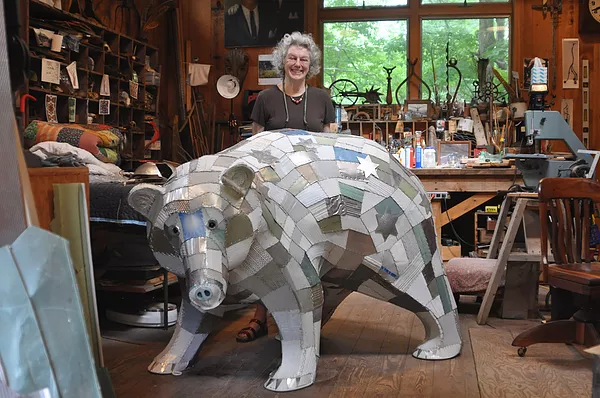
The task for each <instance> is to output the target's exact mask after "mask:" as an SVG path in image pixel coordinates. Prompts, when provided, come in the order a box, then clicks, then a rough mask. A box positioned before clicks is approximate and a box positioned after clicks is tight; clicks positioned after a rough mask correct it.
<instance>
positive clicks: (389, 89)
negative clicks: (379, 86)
mask: <svg viewBox="0 0 600 398" xmlns="http://www.w3.org/2000/svg"><path fill="white" fill-rule="evenodd" d="M394 69H396V67H395V66H394V67H393V68H386V67H385V66H384V67H383V70H385V71H386V72H387V78H386V79H387V95H386V96H385V103H386V104H388V105H392V102H394V98H393V97H392V71H393V70H394Z"/></svg>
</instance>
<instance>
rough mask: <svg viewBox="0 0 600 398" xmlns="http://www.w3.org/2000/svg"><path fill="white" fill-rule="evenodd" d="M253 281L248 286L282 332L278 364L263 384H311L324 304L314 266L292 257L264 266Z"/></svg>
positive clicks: (285, 387) (278, 387) (280, 387)
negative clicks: (279, 362) (277, 263)
mask: <svg viewBox="0 0 600 398" xmlns="http://www.w3.org/2000/svg"><path fill="white" fill-rule="evenodd" d="M267 268H269V269H267ZM252 283H253V286H252V287H250V286H249V288H250V289H251V290H253V291H254V292H255V294H257V295H258V296H259V297H260V298H261V300H262V302H263V303H264V304H265V306H266V307H267V309H268V310H269V312H270V313H271V315H272V316H273V318H274V319H275V322H276V323H277V327H278V328H279V334H280V336H281V353H282V358H281V365H280V366H279V368H278V369H277V370H276V371H274V372H272V373H271V374H270V375H269V379H268V380H267V382H266V383H265V388H266V389H268V390H271V391H293V390H298V389H301V388H304V387H308V386H310V385H312V384H313V383H314V382H315V378H316V372H317V361H318V358H319V340H320V337H321V311H322V306H323V288H322V287H321V282H320V280H319V278H318V275H317V273H316V271H315V269H314V267H313V266H312V264H311V262H310V261H309V260H308V259H306V262H303V266H300V264H298V263H297V262H296V261H294V260H293V259H292V260H290V262H289V263H288V264H287V265H286V266H285V267H282V268H280V267H278V266H275V267H270V266H267V267H265V269H263V270H262V271H261V278H260V279H259V278H254V280H253V281H252ZM274 287H275V289H273V288H274Z"/></svg>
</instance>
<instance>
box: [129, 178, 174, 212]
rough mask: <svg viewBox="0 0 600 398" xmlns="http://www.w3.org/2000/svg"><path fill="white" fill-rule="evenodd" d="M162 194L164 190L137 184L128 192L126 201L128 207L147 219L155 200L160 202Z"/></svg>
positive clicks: (156, 186) (159, 187)
mask: <svg viewBox="0 0 600 398" xmlns="http://www.w3.org/2000/svg"><path fill="white" fill-rule="evenodd" d="M164 192H165V190H164V188H163V187H161V186H158V185H153V184H139V185H137V186H135V187H134V188H133V189H132V190H131V191H130V192H129V196H128V197H127V201H128V202H129V206H131V207H133V208H134V209H135V210H136V211H137V212H139V213H140V214H141V215H143V216H144V217H146V218H148V216H149V215H150V211H151V210H152V205H153V204H154V202H155V201H156V200H162V196H163V194H164Z"/></svg>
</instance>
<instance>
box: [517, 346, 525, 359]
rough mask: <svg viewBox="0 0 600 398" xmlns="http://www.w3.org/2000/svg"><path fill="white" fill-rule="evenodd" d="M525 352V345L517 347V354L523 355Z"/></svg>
mask: <svg viewBox="0 0 600 398" xmlns="http://www.w3.org/2000/svg"><path fill="white" fill-rule="evenodd" d="M526 352H527V347H519V349H518V350H517V354H519V356H520V357H524V356H525V353H526Z"/></svg>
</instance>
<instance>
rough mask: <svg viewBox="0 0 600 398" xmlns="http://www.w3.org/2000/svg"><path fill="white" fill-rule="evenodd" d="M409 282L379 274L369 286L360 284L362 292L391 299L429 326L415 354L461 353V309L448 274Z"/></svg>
mask: <svg viewBox="0 0 600 398" xmlns="http://www.w3.org/2000/svg"><path fill="white" fill-rule="evenodd" d="M406 282H407V281H405V280H404V281H403V280H402V278H399V279H397V280H396V281H395V282H393V284H390V281H388V280H385V279H383V278H382V277H381V276H380V275H375V276H373V277H372V278H371V281H368V282H366V283H368V284H369V289H361V288H360V287H359V289H358V291H360V292H362V293H364V294H367V295H369V296H371V297H374V298H377V299H380V300H385V299H387V300H388V301H389V302H391V303H393V304H396V305H397V306H399V307H402V308H405V309H407V310H409V311H411V312H414V313H415V314H416V315H417V317H418V318H419V319H420V320H421V322H422V323H423V326H424V328H425V342H424V343H423V344H421V345H420V346H419V347H417V349H416V350H415V352H413V356H414V357H416V358H420V359H450V358H453V357H455V356H457V355H458V354H460V350H461V348H462V341H461V337H460V330H459V323H458V322H459V320H458V312H457V310H456V304H455V302H454V299H453V297H452V293H451V291H450V287H449V285H448V281H447V279H446V276H445V275H443V274H442V275H440V276H438V277H434V278H432V279H431V280H430V282H429V283H427V282H426V278H425V277H423V276H417V277H416V278H414V279H413V280H412V281H411V282H408V284H407V283H406ZM386 291H387V292H386ZM390 293H392V294H390ZM390 297H391V298H390Z"/></svg>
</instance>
